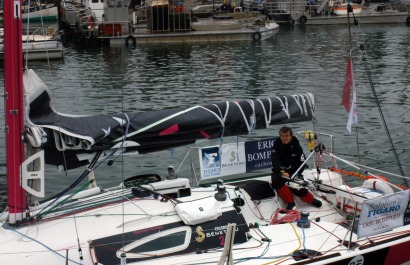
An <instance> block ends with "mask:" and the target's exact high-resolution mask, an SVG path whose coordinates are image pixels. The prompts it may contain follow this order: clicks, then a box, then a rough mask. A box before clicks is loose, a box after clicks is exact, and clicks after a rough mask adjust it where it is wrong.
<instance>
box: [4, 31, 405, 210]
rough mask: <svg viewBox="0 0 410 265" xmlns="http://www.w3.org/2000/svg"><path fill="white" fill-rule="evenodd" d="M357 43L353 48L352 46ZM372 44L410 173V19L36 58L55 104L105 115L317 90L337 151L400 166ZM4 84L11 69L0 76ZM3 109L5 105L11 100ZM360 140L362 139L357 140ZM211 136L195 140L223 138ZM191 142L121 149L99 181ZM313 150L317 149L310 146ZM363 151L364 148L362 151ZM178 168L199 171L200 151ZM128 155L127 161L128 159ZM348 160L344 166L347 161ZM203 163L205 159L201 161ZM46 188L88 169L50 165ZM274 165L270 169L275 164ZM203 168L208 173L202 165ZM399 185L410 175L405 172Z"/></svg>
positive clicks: (176, 153)
mask: <svg viewBox="0 0 410 265" xmlns="http://www.w3.org/2000/svg"><path fill="white" fill-rule="evenodd" d="M350 43H352V46H350ZM359 44H363V45H364V46H365V47H366V49H365V51H366V52H367V55H368V57H366V58H367V59H368V60H369V61H370V62H371V65H372V74H373V75H372V76H373V81H374V83H375V88H376V92H377V94H378V96H379V99H380V102H381V104H382V107H383V111H384V115H385V119H386V121H387V124H388V128H389V129H390V133H391V135H392V138H393V141H394V143H395V145H396V149H397V153H398V155H399V158H400V160H401V163H402V167H403V169H404V170H405V173H406V174H409V172H410V148H409V144H408V141H409V140H410V126H409V123H410V99H409V96H408V95H409V93H410V67H409V64H410V63H409V62H410V27H408V26H406V25H402V24H399V25H366V26H362V27H360V28H352V30H351V39H350V38H349V30H348V28H347V26H311V27H294V28H291V27H289V28H287V27H281V28H280V30H279V32H278V33H277V34H276V35H275V36H274V37H273V38H272V39H269V40H267V41H261V42H251V41H242V42H223V43H192V44H163V45H160V44H158V45H144V46H138V47H136V48H127V47H125V46H114V47H100V48H97V49H90V48H84V47H76V46H66V47H65V58H64V60H63V61H51V62H50V64H48V63H47V62H45V61H37V62H34V61H33V62H29V64H28V66H27V67H28V68H32V69H34V70H35V71H36V72H37V74H38V75H39V76H40V77H41V78H42V79H43V81H44V82H45V83H46V84H47V86H48V87H49V88H50V89H51V91H52V96H53V98H54V102H53V106H54V108H55V109H56V110H57V111H58V112H61V113H67V114H76V115H81V114H99V113H116V112H122V111H127V112H129V111H151V110H159V109H163V108H173V107H183V106H185V107H188V106H192V105H195V104H209V103H214V102H220V101H225V100H235V99H254V98H263V97H272V96H275V95H283V94H294V93H305V92H312V93H314V94H315V96H316V109H315V116H316V117H315V118H316V122H317V129H319V130H320V132H322V133H327V134H332V135H334V136H335V137H336V138H335V151H336V152H337V153H338V154H339V155H340V156H341V157H343V158H348V159H353V160H354V161H355V162H359V163H363V164H367V165H369V166H374V167H377V168H384V169H386V170H388V171H393V172H395V173H397V174H399V169H398V166H397V165H396V163H395V160H394V157H393V155H392V153H391V148H390V145H389V142H388V138H387V136H386V133H385V130H384V128H383V125H382V123H381V121H380V115H379V111H378V109H377V106H376V102H375V98H374V97H373V92H372V90H371V87H370V85H369V82H368V77H367V74H366V72H365V71H364V67H363V65H362V63H361V62H362V59H363V56H364V55H363V52H361V51H360V49H359ZM350 47H352V48H353V51H352V56H353V64H354V74H355V82H356V88H357V98H358V119H359V122H358V126H357V132H358V134H357V135H356V131H355V129H354V128H353V132H352V134H349V133H348V132H347V130H346V123H347V119H348V113H347V112H346V111H345V110H344V108H343V106H342V105H341V104H340V102H341V95H342V90H343V84H344V79H345V73H346V65H347V59H348V54H349V50H350ZM1 71H2V72H3V73H4V69H3V68H1ZM0 78H1V79H0V80H1V83H3V84H4V77H3V75H2V76H1V77H0ZM0 107H1V109H2V111H3V110H4V102H3V101H1V103H0ZM0 121H1V124H2V125H1V127H2V128H3V130H2V131H1V135H0V136H1V142H0V148H1V149H0V164H1V168H0V174H1V177H0V201H1V205H0V208H4V206H5V204H6V203H5V201H6V198H7V188H6V176H5V174H6V169H5V163H6V159H5V155H4V154H5V141H4V117H1V118H0ZM289 125H290V126H292V127H293V128H294V130H295V131H299V130H313V126H312V123H309V122H306V123H299V124H289ZM279 128H280V126H272V127H271V128H270V129H268V130H264V131H257V132H251V133H250V134H249V135H245V136H243V137H240V138H236V137H235V138H234V139H228V138H226V139H225V138H224V139H223V141H224V143H228V142H235V141H243V140H246V139H248V138H251V139H255V138H259V137H265V136H276V135H277V134H278V129H279ZM357 140H358V143H359V145H358V147H357ZM218 144H220V141H219V140H217V141H206V142H201V143H198V144H197V145H196V146H195V147H198V146H204V145H218ZM190 150H193V151H192V157H193V160H195V159H196V160H197V159H198V158H197V157H198V152H197V151H196V153H195V149H190V147H181V148H175V149H172V150H167V151H163V152H158V153H153V154H148V155H137V156H124V157H119V158H118V159H117V160H116V161H114V163H113V165H111V166H108V165H107V163H103V164H101V165H100V166H99V167H98V168H97V169H96V172H95V173H96V177H97V184H98V185H100V186H103V187H109V186H113V185H119V183H120V182H121V181H122V179H123V178H126V177H130V176H134V175H139V174H146V173H157V174H159V175H161V176H162V177H164V176H165V175H166V173H167V171H166V169H167V166H169V165H173V166H175V168H176V169H178V168H179V167H180V164H181V162H182V160H183V158H184V157H185V156H186V154H187V153H189V151H190ZM305 150H306V152H307V148H306V147H305ZM358 153H359V154H360V155H359V156H358ZM187 157H188V158H187V159H186V161H185V162H184V163H183V164H182V166H181V167H180V169H179V172H178V174H179V175H180V176H186V177H191V176H192V171H191V168H190V163H191V160H190V158H191V156H189V155H188V156H187ZM122 162H124V163H122ZM339 166H341V167H344V166H343V165H339ZM194 167H195V166H194ZM46 172H47V177H46V190H47V192H46V194H47V195H52V194H55V193H57V192H58V191H60V190H62V189H63V188H65V187H67V186H68V185H70V184H71V183H72V182H74V180H75V179H76V178H77V177H78V176H79V174H80V173H81V172H82V170H73V171H69V172H58V171H57V170H56V169H55V168H52V167H47V170H46ZM266 172H269V170H266ZM197 174H198V172H197ZM395 181H396V182H397V183H402V180H399V179H396V180H395Z"/></svg>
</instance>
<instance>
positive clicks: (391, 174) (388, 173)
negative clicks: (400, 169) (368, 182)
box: [350, 162, 410, 180]
mask: <svg viewBox="0 0 410 265" xmlns="http://www.w3.org/2000/svg"><path fill="white" fill-rule="evenodd" d="M350 163H352V164H353V165H355V166H359V167H363V168H366V169H371V170H374V171H377V172H380V173H383V174H387V175H390V176H392V177H398V178H403V179H409V180H410V177H406V176H401V175H397V174H393V173H390V172H387V171H384V170H381V169H377V168H372V167H368V166H365V165H361V164H358V163H354V162H350ZM359 170H360V168H359ZM365 171H366V170H365ZM366 172H367V171H366Z"/></svg>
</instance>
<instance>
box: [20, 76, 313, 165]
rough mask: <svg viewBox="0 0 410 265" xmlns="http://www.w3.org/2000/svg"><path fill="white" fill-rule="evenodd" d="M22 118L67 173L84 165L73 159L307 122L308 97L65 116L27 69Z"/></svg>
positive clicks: (150, 149)
mask: <svg viewBox="0 0 410 265" xmlns="http://www.w3.org/2000/svg"><path fill="white" fill-rule="evenodd" d="M24 86H25V90H26V95H27V97H26V106H27V108H28V109H27V111H26V117H27V121H28V124H29V125H30V126H31V127H35V128H38V127H40V128H41V129H42V131H44V133H45V135H46V136H45V138H46V139H45V140H43V142H42V144H41V145H42V146H41V147H42V148H43V149H44V150H45V151H46V163H48V164H54V165H62V161H63V156H62V153H63V152H61V151H64V155H65V157H64V159H65V161H66V162H67V163H66V166H67V168H68V169H70V168H74V167H77V166H81V165H84V164H87V163H88V161H81V159H80V158H79V157H80V156H79V154H84V153H94V152H95V151H99V150H113V149H116V148H120V147H122V148H125V149H127V151H137V152H138V153H147V152H154V151H159V150H164V149H168V148H171V147H176V146H182V145H186V144H191V143H194V142H195V141H196V140H202V139H214V138H220V137H226V136H235V135H245V134H249V133H250V132H251V131H252V130H257V129H265V128H267V127H268V126H270V125H275V124H285V123H293V122H300V121H309V120H312V118H313V110H314V97H313V94H311V93H306V94H298V95H288V96H275V97H271V98H263V99H256V100H237V101H225V102H220V103H215V104H207V105H195V106H192V107H187V108H174V109H164V110H157V111H149V112H133V113H125V112H124V113H115V114H104V115H93V116H80V115H77V116H75V115H67V114H61V113H58V112H56V111H55V110H54V109H53V108H52V105H51V97H50V93H49V91H48V89H47V87H46V85H45V84H44V83H43V82H42V81H41V79H40V78H39V77H38V76H37V75H36V74H35V73H34V71H32V70H28V71H27V72H26V74H25V76H24Z"/></svg>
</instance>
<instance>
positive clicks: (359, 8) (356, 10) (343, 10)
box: [332, 4, 362, 16]
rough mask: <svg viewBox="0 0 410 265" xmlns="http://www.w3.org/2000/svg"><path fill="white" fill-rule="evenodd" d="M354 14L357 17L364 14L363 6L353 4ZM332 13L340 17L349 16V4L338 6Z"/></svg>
mask: <svg viewBox="0 0 410 265" xmlns="http://www.w3.org/2000/svg"><path fill="white" fill-rule="evenodd" d="M351 6H352V11H353V14H355V15H357V14H359V13H360V12H362V6H361V5H358V4H351ZM332 12H333V13H334V14H336V15H338V16H347V4H341V5H336V6H334V7H333V8H332Z"/></svg>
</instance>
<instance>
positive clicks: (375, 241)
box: [0, 1, 410, 265]
mask: <svg viewBox="0 0 410 265" xmlns="http://www.w3.org/2000/svg"><path fill="white" fill-rule="evenodd" d="M15 7H16V6H13V3H12V2H11V1H10V2H7V4H6V6H5V11H6V12H9V13H8V16H6V18H7V19H9V20H10V21H8V22H10V23H6V25H8V27H7V28H6V29H5V35H6V36H5V38H4V39H5V42H6V43H5V44H6V47H5V48H6V56H7V58H6V60H5V61H4V64H5V86H4V87H5V93H4V94H5V95H7V96H6V97H5V117H6V119H5V121H6V126H7V128H8V130H7V133H6V145H7V181H8V209H7V211H5V212H3V213H2V214H1V215H0V221H1V222H2V226H1V227H0V260H1V264H2V265H11V264H14V265H16V264H18V265H27V264H30V265H37V264H45V263H46V264H53V265H54V264H57V265H59V264H84V265H96V264H101V265H117V264H121V265H123V264H134V265H144V264H146V265H148V264H149V265H152V264H154V265H155V264H158V265H164V264H166V265H172V264H175V265H176V264H178V265H182V264H185V265H188V264H192V265H196V264H218V265H222V264H225V263H227V264H234V263H235V264H244V265H254V264H255V265H256V264H258V265H260V264H282V265H283V264H351V265H353V264H354V265H358V264H386V265H399V264H403V263H409V262H410V252H409V251H408V249H409V247H410V226H409V225H410V216H409V215H410V210H409V208H410V206H409V205H410V203H409V195H410V194H409V190H408V189H407V188H405V187H401V186H398V185H395V184H393V183H391V182H389V181H388V180H386V178H387V177H390V176H395V177H402V178H403V177H404V176H403V175H404V174H402V175H397V174H391V173H388V171H387V170H379V169H375V168H370V167H367V166H365V165H360V164H358V163H353V162H349V161H347V160H346V159H343V158H342V157H340V156H339V155H336V154H335V153H333V150H334V148H333V144H332V143H333V137H329V135H327V134H325V133H321V132H319V131H304V132H301V133H300V134H299V133H298V134H296V135H298V136H300V137H301V141H302V139H303V141H305V143H306V145H307V147H305V148H307V150H308V151H309V152H305V153H309V156H308V157H307V159H306V160H305V163H309V165H310V166H311V167H310V168H309V169H306V170H304V172H303V177H300V176H297V175H298V174H296V173H295V174H294V176H291V177H290V178H289V181H288V185H289V186H291V187H292V188H294V189H301V188H306V189H309V190H310V191H311V192H312V193H313V196H314V197H315V198H316V199H317V200H320V201H322V206H321V207H320V208H317V207H315V206H313V205H310V204H306V203H304V202H302V201H299V200H297V199H296V204H297V206H296V209H294V210H286V209H284V207H286V204H285V203H284V201H282V200H281V199H280V198H279V197H278V196H277V195H276V192H275V190H274V189H272V187H271V175H270V174H271V168H270V167H271V165H269V163H266V162H265V161H264V160H263V159H268V160H270V148H271V147H272V144H273V139H257V140H255V141H253V143H251V144H253V146H252V148H250V149H251V150H247V147H246V146H250V145H247V144H246V143H243V142H238V141H236V142H235V141H234V142H233V143H231V144H222V143H221V144H220V145H218V146H211V147H202V148H201V149H200V150H199V151H198V149H199V148H198V147H196V148H194V149H195V150H196V151H198V155H199V156H198V157H199V163H200V170H201V174H200V175H201V179H198V178H197V176H198V175H196V174H193V175H194V176H193V177H192V179H188V178H180V177H178V174H177V173H178V172H175V171H174V169H173V167H169V168H168V173H167V175H166V176H165V177H164V178H161V177H160V176H159V175H157V174H156V172H155V173H153V174H149V175H139V176H134V177H130V178H123V173H124V172H121V170H120V172H118V173H117V176H116V177H118V185H114V186H112V187H98V186H97V185H96V180H97V179H98V176H95V175H94V172H95V170H96V169H97V168H99V167H104V166H109V165H110V163H111V164H112V163H114V161H116V160H117V159H120V160H121V161H116V163H117V162H118V163H125V162H126V161H125V159H122V158H123V155H125V154H126V153H129V152H133V153H138V154H139V155H144V154H145V153H149V152H157V151H161V150H167V149H170V148H176V147H180V146H183V145H191V144H194V143H195V142H196V141H200V142H204V140H206V139H218V138H220V139H221V140H222V138H224V139H227V138H229V137H234V138H236V137H235V136H238V135H248V134H250V133H251V132H252V131H253V130H264V129H268V130H269V132H270V133H271V132H272V130H271V128H270V126H282V124H288V123H294V122H310V121H312V122H313V123H314V125H313V127H314V128H320V126H317V124H316V122H317V121H316V119H315V116H314V109H315V105H316V104H315V103H316V101H315V97H314V95H313V94H312V93H301V94H293V95H285V96H281V95H276V96H270V97H266V98H261V99H256V100H254V99H249V100H248V99H242V100H232V101H223V102H217V103H213V104H207V105H195V106H191V107H180V108H174V109H163V110H156V111H148V112H126V111H122V112H119V113H118V112H117V113H111V114H101V115H94V116H93V115H78V116H76V115H69V114H63V113H60V112H56V110H55V109H56V108H55V107H54V100H53V99H52V98H51V95H52V94H51V93H50V92H49V90H48V88H47V86H46V85H45V83H44V82H43V81H42V80H41V79H40V78H39V77H38V76H37V75H36V74H35V72H34V71H33V70H28V69H26V71H25V73H24V75H23V69H24V67H23V64H22V61H23V60H22V54H21V51H20V52H19V49H18V48H20V47H21V40H20V38H19V37H17V38H12V36H13V34H14V35H15V34H16V32H15V31H14V30H15V29H18V28H20V29H21V20H19V19H14V18H13V16H12V13H13V12H14V11H15ZM18 34H21V32H18ZM17 36H18V35H17ZM16 46H17V47H18V48H17V49H16V48H15V47H16ZM350 63H351V61H349V63H348V66H349V65H350ZM350 66H351V65H350ZM348 69H353V68H352V67H350V68H349V67H348ZM351 71H352V70H351ZM347 77H348V75H347ZM350 77H351V78H350ZM21 79H23V82H19V81H21ZM352 79H353V76H352V75H349V78H346V84H345V88H346V87H348V88H349V92H350V88H352V87H353V88H354V85H352V82H353V81H352ZM23 84H24V85H23ZM347 90H348V89H345V91H347ZM353 91H354V90H353ZM353 99H355V97H354V96H353ZM349 103H350V101H349ZM353 103H356V102H355V101H354V100H353ZM75 104H76V103H75V102H73V105H75ZM349 106H351V110H355V108H354V107H355V106H356V104H351V105H349ZM327 122H332V121H327ZM248 143H249V142H248ZM328 143H330V144H328ZM325 146H329V148H330V149H327V148H326V147H325ZM25 147H27V149H25ZM352 148H355V147H354V146H353V147H352ZM25 150H29V154H28V155H27V158H26V157H25V155H24V152H25ZM247 152H248V154H249V152H253V153H252V154H253V155H251V156H249V155H247ZM188 155H189V153H187V156H186V157H188ZM256 157H258V159H262V161H257V163H256V164H255V163H254V164H253V165H254V168H255V169H256V170H258V171H259V170H260V169H261V166H262V165H264V167H265V169H267V170H266V171H265V172H264V173H263V174H261V175H259V176H254V177H250V176H249V175H246V178H244V177H243V176H235V175H231V176H230V177H233V178H232V179H230V180H229V183H228V182H227V181H225V183H224V182H223V181H222V180H218V179H220V178H224V179H225V180H227V176H228V174H229V173H232V172H234V173H241V172H243V171H244V172H248V168H247V165H248V164H247V162H254V159H255V158H256ZM249 158H251V159H249ZM246 159H248V160H246ZM251 160H252V161H251ZM105 162H106V163H105ZM132 163H135V162H134V161H133V162H132ZM45 164H48V165H54V166H63V168H65V169H66V170H70V169H73V168H80V167H86V168H85V169H84V171H83V173H82V174H80V176H79V177H78V178H77V179H76V180H74V181H73V183H72V184H71V185H69V186H68V187H67V188H66V189H64V190H62V191H61V192H58V193H57V194H55V195H53V196H51V197H48V198H44V197H45V196H46V192H45V189H46V188H47V187H46V186H47V183H46V181H47V180H49V179H51V178H53V176H48V177H47V178H45ZM106 164H108V165H106ZM191 165H192V164H191ZM305 165H306V164H302V165H301V166H300V168H299V170H300V169H301V168H302V167H303V166H305ZM342 165H343V166H342ZM341 166H342V167H343V168H341ZM120 168H123V167H119V169H120ZM195 168H196V167H194V166H193V165H192V170H193V171H194V170H195ZM350 169H351V170H353V171H354V172H353V171H347V170H350ZM47 171H48V170H47ZM177 171H178V170H177ZM356 171H357V172H356ZM98 172H101V173H102V174H104V173H105V172H104V170H103V169H102V168H99V170H98ZM363 172H366V175H367V176H363V175H361V174H360V173H363ZM48 173H50V174H52V172H51V170H50V171H48ZM356 174H357V175H358V177H360V178H363V184H362V183H357V184H356V185H354V184H352V182H349V184H350V185H351V186H347V185H346V184H345V183H344V180H343V177H344V175H352V176H355V175H356ZM381 174H383V175H384V177H381V176H380V175H381ZM54 177H55V176H54ZM203 178H206V180H207V181H208V182H211V184H210V185H204V186H200V185H197V184H198V183H200V182H198V181H202V180H203ZM27 194H28V195H29V196H27V199H26V195H27Z"/></svg>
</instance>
